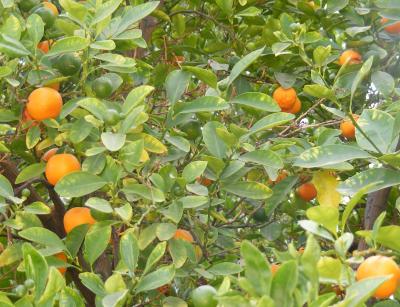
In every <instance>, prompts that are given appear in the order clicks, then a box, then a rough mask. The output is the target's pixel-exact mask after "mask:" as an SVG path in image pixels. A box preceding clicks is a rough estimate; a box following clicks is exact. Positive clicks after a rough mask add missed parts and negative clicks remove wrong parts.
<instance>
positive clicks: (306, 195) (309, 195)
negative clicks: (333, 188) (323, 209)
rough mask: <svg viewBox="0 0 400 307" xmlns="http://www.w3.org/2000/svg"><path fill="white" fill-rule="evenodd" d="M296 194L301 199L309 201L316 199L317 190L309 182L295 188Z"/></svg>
mask: <svg viewBox="0 0 400 307" xmlns="http://www.w3.org/2000/svg"><path fill="white" fill-rule="evenodd" d="M297 194H298V195H299V197H300V198H301V199H303V200H305V201H310V200H313V199H314V198H315V197H317V189H316V188H315V186H314V185H313V184H312V183H311V182H308V183H303V184H302V185H301V186H299V187H298V188H297Z"/></svg>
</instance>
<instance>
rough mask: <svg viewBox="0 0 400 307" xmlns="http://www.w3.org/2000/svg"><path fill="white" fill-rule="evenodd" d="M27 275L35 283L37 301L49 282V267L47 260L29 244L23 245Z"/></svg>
mask: <svg viewBox="0 0 400 307" xmlns="http://www.w3.org/2000/svg"><path fill="white" fill-rule="evenodd" d="M22 253H23V258H24V268H25V275H26V278H27V279H33V281H34V282H35V299H36V300H37V299H39V298H40V296H41V295H42V293H43V291H44V289H45V286H46V281H47V275H48V266H47V262H46V259H45V258H44V257H43V256H42V255H41V254H40V253H39V252H38V251H37V250H36V249H35V248H34V247H32V245H30V244H29V243H24V244H23V245H22Z"/></svg>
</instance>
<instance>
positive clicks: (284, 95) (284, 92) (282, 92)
mask: <svg viewBox="0 0 400 307" xmlns="http://www.w3.org/2000/svg"><path fill="white" fill-rule="evenodd" d="M273 97H274V99H275V101H276V102H277V103H278V105H279V106H280V107H281V109H282V110H289V109H291V108H292V107H293V105H294V104H295V103H296V99H297V94H296V91H295V90H294V89H293V88H291V87H290V88H287V89H285V88H283V87H278V88H277V89H276V90H275V91H274V94H273Z"/></svg>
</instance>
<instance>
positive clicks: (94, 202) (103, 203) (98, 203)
mask: <svg viewBox="0 0 400 307" xmlns="http://www.w3.org/2000/svg"><path fill="white" fill-rule="evenodd" d="M85 206H86V207H89V208H93V209H94V210H97V211H100V212H104V213H112V212H113V208H112V207H111V204H110V203H109V202H108V201H107V200H105V199H102V198H98V197H91V198H89V199H88V200H87V201H86V202H85Z"/></svg>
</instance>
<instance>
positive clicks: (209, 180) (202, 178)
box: [196, 177, 213, 187]
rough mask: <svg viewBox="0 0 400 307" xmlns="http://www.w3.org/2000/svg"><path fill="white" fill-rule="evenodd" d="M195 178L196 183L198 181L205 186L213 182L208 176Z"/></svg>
mask: <svg viewBox="0 0 400 307" xmlns="http://www.w3.org/2000/svg"><path fill="white" fill-rule="evenodd" d="M196 180H197V182H198V183H200V184H202V185H204V186H206V187H209V186H210V185H212V183H213V181H212V180H211V179H208V178H205V177H197V179H196Z"/></svg>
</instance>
